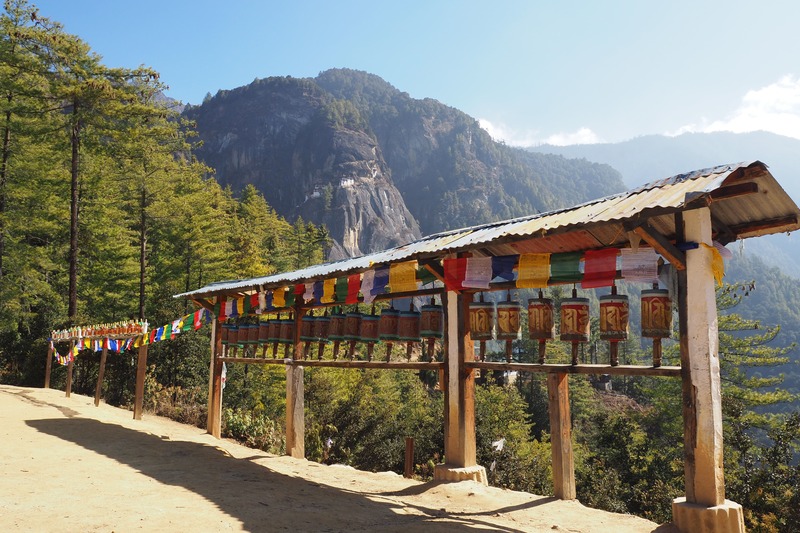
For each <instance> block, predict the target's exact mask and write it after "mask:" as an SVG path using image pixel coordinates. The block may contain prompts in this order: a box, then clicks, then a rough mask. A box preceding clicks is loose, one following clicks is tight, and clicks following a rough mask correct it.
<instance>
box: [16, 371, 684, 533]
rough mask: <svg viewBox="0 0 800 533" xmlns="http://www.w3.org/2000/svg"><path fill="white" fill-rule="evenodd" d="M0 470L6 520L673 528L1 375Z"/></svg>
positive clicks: (35, 523) (252, 526)
mask: <svg viewBox="0 0 800 533" xmlns="http://www.w3.org/2000/svg"><path fill="white" fill-rule="evenodd" d="M0 469H2V476H0V531H37V532H39V531H59V532H71V531H75V532H84V531H117V532H126V531H148V532H149V531H193V532H200V531H242V530H246V531H315V532H326V531H327V532H338V531H347V532H357V531H397V532H409V531H417V530H424V531H426V532H428V531H432V532H445V531H446V532H458V531H473V530H477V529H481V530H490V531H505V532H511V531H549V532H552V531H569V532H615V533H622V532H637V533H638V532H641V533H644V532H653V531H657V532H658V533H672V532H673V529H672V528H671V527H668V526H662V527H657V525H656V524H654V523H652V522H648V521H646V520H643V519H640V518H635V517H632V516H625V515H616V514H611V513H606V512H603V511H597V510H594V509H589V508H586V507H583V506H582V505H581V504H579V503H578V502H576V501H571V502H563V501H558V500H553V499H552V498H543V497H539V496H533V495H530V494H526V493H521V492H512V491H507V490H501V489H495V488H489V487H484V486H482V485H479V484H476V483H473V482H462V483H455V484H433V483H420V482H417V481H411V480H407V479H404V478H403V477H401V476H399V475H397V474H394V473H378V474H373V473H367V472H360V471H357V470H354V469H352V468H349V467H342V466H325V465H319V464H317V463H312V462H308V461H301V460H296V459H291V458H288V457H276V456H272V455H268V454H266V453H263V452H260V451H257V450H252V449H250V448H246V447H243V446H240V445H238V444H236V443H233V442H230V441H226V440H217V439H214V438H213V437H211V436H210V435H207V434H205V433H204V432H203V431H202V430H199V429H196V428H193V427H190V426H185V425H182V424H178V423H176V422H172V421H171V420H167V419H164V418H160V417H156V416H153V415H148V414H145V416H144V420H141V421H135V420H133V417H132V415H131V413H130V412H129V411H125V410H121V409H117V408H114V407H109V406H107V405H104V404H101V405H100V407H95V406H94V404H93V402H92V399H91V398H87V397H84V396H77V395H74V394H73V395H72V397H71V398H65V397H64V392H63V391H56V390H44V389H29V388H18V387H11V386H7V385H0Z"/></svg>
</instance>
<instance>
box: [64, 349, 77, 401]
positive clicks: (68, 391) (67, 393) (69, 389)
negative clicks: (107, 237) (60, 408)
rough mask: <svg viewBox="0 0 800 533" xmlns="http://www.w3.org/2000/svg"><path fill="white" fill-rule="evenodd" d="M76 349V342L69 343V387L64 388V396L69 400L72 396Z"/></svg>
mask: <svg viewBox="0 0 800 533" xmlns="http://www.w3.org/2000/svg"><path fill="white" fill-rule="evenodd" d="M74 348H75V341H74V340H73V341H69V353H70V362H69V363H68V364H67V385H66V386H65V387H64V396H66V397H67V398H69V397H70V395H71V394H72V368H73V367H74V366H75V361H73V359H74V358H73V357H72V350H73V349H74Z"/></svg>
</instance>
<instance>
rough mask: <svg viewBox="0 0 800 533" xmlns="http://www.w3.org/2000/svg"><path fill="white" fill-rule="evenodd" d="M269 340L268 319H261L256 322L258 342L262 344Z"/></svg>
mask: <svg viewBox="0 0 800 533" xmlns="http://www.w3.org/2000/svg"><path fill="white" fill-rule="evenodd" d="M268 340H269V321H268V320H265V321H261V322H259V323H258V343H259V344H264V343H266V342H267V341H268Z"/></svg>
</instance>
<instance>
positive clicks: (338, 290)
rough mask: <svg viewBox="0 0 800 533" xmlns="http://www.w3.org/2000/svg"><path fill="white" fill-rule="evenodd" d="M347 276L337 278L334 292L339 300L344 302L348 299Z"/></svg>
mask: <svg viewBox="0 0 800 533" xmlns="http://www.w3.org/2000/svg"><path fill="white" fill-rule="evenodd" d="M347 288H348V286H347V278H346V277H344V278H336V286H335V287H334V289H333V293H334V294H335V295H336V301H337V302H344V301H346V300H347Z"/></svg>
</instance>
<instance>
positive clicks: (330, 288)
mask: <svg viewBox="0 0 800 533" xmlns="http://www.w3.org/2000/svg"><path fill="white" fill-rule="evenodd" d="M335 289H336V278H331V279H326V280H325V281H323V282H322V298H321V299H320V301H321V302H322V303H324V304H327V303H331V302H333V297H334V295H335Z"/></svg>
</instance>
